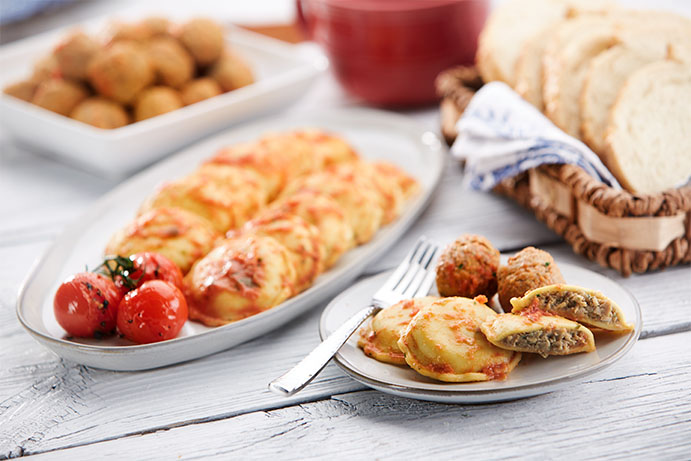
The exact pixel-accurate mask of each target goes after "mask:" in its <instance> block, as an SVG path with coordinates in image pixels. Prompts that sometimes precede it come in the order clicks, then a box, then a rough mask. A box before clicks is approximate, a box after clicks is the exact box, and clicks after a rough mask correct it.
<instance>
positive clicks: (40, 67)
mask: <svg viewBox="0 0 691 461" xmlns="http://www.w3.org/2000/svg"><path fill="white" fill-rule="evenodd" d="M61 77H62V76H61V74H60V67H58V60H57V58H56V57H55V55H53V54H49V55H48V56H44V57H42V58H41V59H39V60H38V61H36V63H35V64H34V73H33V75H32V76H31V79H32V80H35V81H37V82H42V81H44V80H49V79H51V78H61Z"/></svg>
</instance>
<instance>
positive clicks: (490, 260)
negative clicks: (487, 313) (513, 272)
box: [437, 234, 500, 299]
mask: <svg viewBox="0 0 691 461" xmlns="http://www.w3.org/2000/svg"><path fill="white" fill-rule="evenodd" d="M499 257H500V255H499V251H498V250H497V249H496V248H494V247H493V246H492V244H491V243H490V242H489V240H487V239H486V238H484V237H482V236H480V235H471V234H465V235H461V236H460V237H459V238H458V239H456V241H455V242H453V243H452V244H450V245H449V246H447V247H446V249H445V250H444V252H443V253H442V254H441V256H440V257H439V262H438V263H437V290H439V294H440V295H442V296H462V297H466V298H474V297H475V296H477V295H485V296H487V299H490V298H491V297H492V296H494V294H495V293H496V292H497V269H498V267H499Z"/></svg>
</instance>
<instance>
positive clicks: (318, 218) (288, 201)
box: [265, 191, 355, 268]
mask: <svg viewBox="0 0 691 461" xmlns="http://www.w3.org/2000/svg"><path fill="white" fill-rule="evenodd" d="M273 212H282V213H289V214H294V215H296V216H299V217H301V218H302V219H304V220H305V221H307V222H309V223H310V224H312V225H314V226H315V227H316V228H317V229H318V230H319V235H320V237H321V239H322V243H323V244H324V249H325V255H324V267H325V268H329V267H331V266H332V265H334V264H335V263H336V261H337V260H338V258H340V257H341V256H342V255H343V254H344V253H345V252H346V251H348V250H349V249H351V248H353V247H354V246H355V238H354V236H353V228H352V227H351V226H350V223H349V222H348V219H347V218H346V215H345V212H344V211H343V207H341V205H339V204H338V202H336V201H335V200H334V199H332V198H331V197H329V196H328V195H322V194H319V193H317V192H313V191H301V192H299V193H296V194H292V195H289V196H287V197H285V198H283V199H280V200H278V201H276V202H273V203H272V204H271V205H270V206H269V208H268V209H267V210H266V212H265V213H267V214H270V213H273Z"/></svg>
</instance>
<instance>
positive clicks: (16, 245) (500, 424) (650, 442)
mask: <svg viewBox="0 0 691 461" xmlns="http://www.w3.org/2000/svg"><path fill="white" fill-rule="evenodd" d="M89 8H94V7H93V5H90V6H89ZM76 11H77V13H75V12H74V10H69V11H68V12H67V13H63V14H68V15H73V16H75V15H76V17H79V14H78V13H79V11H82V10H79V9H77V10H76ZM69 19H70V18H63V19H62V20H63V21H65V22H68V21H69ZM53 21H54V19H53ZM51 24H53V23H51ZM24 27H26V33H27V34H28V33H32V32H34V31H35V29H36V26H35V23H31V22H29V23H27V25H26V26H24ZM12 32H13V33H14V34H15V35H17V34H19V32H17V30H16V29H12ZM20 32H21V31H20ZM354 103H355V102H354V101H352V100H349V99H348V98H347V97H346V96H345V95H344V94H343V93H342V91H341V90H340V89H339V87H338V86H337V85H336V83H335V82H334V81H333V79H332V78H331V77H329V76H326V77H324V78H323V79H322V80H321V81H320V82H319V84H318V85H316V87H315V88H314V89H313V90H312V91H311V92H310V93H309V94H307V95H305V98H304V99H303V100H302V101H301V102H299V103H297V104H296V105H294V106H293V107H291V108H289V109H288V112H291V111H308V110H311V108H313V107H316V106H319V107H320V108H323V107H324V106H334V107H335V106H342V105H349V104H354ZM409 115H410V116H412V117H414V118H417V119H418V120H419V121H420V123H422V124H426V125H428V126H429V127H431V128H436V124H437V116H436V111H435V110H434V109H433V108H430V109H429V110H422V111H415V112H410V113H409ZM460 176H461V172H460V169H459V168H458V166H457V165H455V164H454V163H453V162H449V164H448V168H446V170H445V173H444V177H443V180H442V182H441V185H440V188H439V191H438V193H437V195H436V198H435V199H434V201H433V203H432V204H431V205H430V207H429V209H428V210H427V211H426V212H425V214H424V215H423V216H422V218H421V219H420V221H419V222H418V223H417V224H416V225H415V226H414V227H413V229H411V230H410V232H408V234H407V235H406V237H404V238H403V239H402V240H401V241H400V242H399V243H398V244H397V246H396V247H395V248H394V250H393V251H391V252H390V253H389V254H388V255H387V257H386V258H384V259H382V260H381V261H379V262H378V263H377V265H376V267H373V268H371V270H370V271H369V272H370V273H374V272H377V271H379V270H381V269H384V268H388V267H391V266H393V265H394V264H395V263H396V261H397V260H398V259H400V257H401V256H402V254H403V253H404V252H405V251H406V249H407V248H408V247H409V246H410V243H411V241H412V240H414V239H415V238H416V237H417V236H418V235H419V234H421V233H423V232H424V233H426V234H428V235H430V236H433V237H435V238H438V239H439V240H441V241H444V242H446V241H449V240H451V239H453V238H454V237H455V236H457V235H458V234H460V233H462V232H474V233H481V234H483V235H485V236H487V237H488V238H489V239H490V240H491V241H492V242H493V243H494V244H495V245H496V246H497V247H498V248H499V249H501V250H502V251H506V252H511V251H513V250H516V249H520V248H522V247H523V246H526V245H528V244H531V245H536V246H540V247H542V248H545V249H547V250H548V251H550V252H552V254H553V255H554V256H555V258H556V259H557V261H565V262H570V263H575V264H579V265H582V266H584V267H588V268H590V269H592V270H595V271H598V272H601V273H604V274H605V275H607V276H609V277H612V278H613V279H615V280H618V281H619V282H621V283H622V284H623V285H624V286H626V287H627V288H629V289H630V290H631V291H632V292H633V294H634V295H635V296H636V298H637V299H638V301H639V302H640V304H641V306H642V309H643V317H644V331H643V335H642V338H641V340H640V342H639V343H638V344H637V345H636V346H635V347H634V349H633V351H632V352H631V353H630V354H629V355H628V356H627V357H625V359H623V360H622V361H620V362H619V363H617V364H616V365H614V366H613V367H611V368H608V369H606V370H605V371H603V372H601V373H600V374H599V375H597V376H596V377H593V378H590V379H587V380H584V381H582V382H576V383H574V384H572V385H571V386H570V387H568V388H567V389H564V390H562V391H559V392H554V393H551V394H547V395H544V396H540V397H535V398H531V399H525V400H519V401H514V402H508V403H500V404H490V405H463V406H461V405H442V404H433V403H426V402H418V401H413V400H407V399H403V398H396V397H392V396H388V395H386V394H382V393H380V392H377V391H372V390H368V389H367V388H365V387H364V386H362V385H360V384H359V383H357V382H355V381H353V380H351V379H349V378H348V377H346V376H345V375H344V374H343V373H342V372H341V371H340V370H339V369H338V368H337V367H336V366H335V365H329V366H328V367H327V368H326V370H325V371H324V372H323V373H322V374H321V375H320V376H319V377H318V378H317V379H316V380H315V381H314V383H312V384H311V385H310V386H308V387H307V388H306V389H305V390H304V391H302V392H301V393H299V394H297V395H296V396H294V397H291V398H282V397H278V396H275V395H273V394H271V393H269V392H268V391H267V388H266V385H267V383H268V382H269V381H270V380H271V379H272V378H275V377H276V376H278V375H280V374H281V373H282V372H283V371H285V370H286V368H287V367H289V366H291V365H292V364H293V363H295V362H296V361H298V360H299V359H300V358H301V357H303V356H304V355H305V354H306V353H307V352H309V351H310V350H311V349H312V348H313V347H314V346H315V345H316V344H317V342H318V334H317V322H318V319H319V314H320V312H321V310H322V308H323V306H315V308H314V309H313V310H312V311H311V312H309V313H307V314H305V315H304V316H302V317H300V318H298V319H297V320H295V321H293V322H291V323H290V324H288V325H286V326H285V328H283V329H281V330H279V331H274V332H272V333H270V334H268V335H267V336H266V337H264V338H261V339H257V340H254V341H251V342H249V343H246V344H243V345H241V346H238V347H236V348H233V349H231V350H228V351H225V352H221V353H219V354H216V355H213V356H210V357H207V358H204V359H200V360H195V361H192V362H189V363H185V364H182V365H177V366H170V367H167V368H163V369H158V370H152V371H144V372H133V373H118V372H110V371H103V370H97V369H92V368H87V367H84V366H80V365H78V364H74V363H70V362H66V361H63V360H61V359H60V358H58V357H57V356H56V355H54V354H53V353H52V352H50V351H48V350H47V349H44V348H43V347H42V346H40V345H39V344H38V343H36V342H35V341H34V340H33V339H32V338H31V337H30V336H29V335H28V334H27V333H25V332H24V331H23V330H22V328H21V327H20V325H19V323H18V321H17V319H16V316H15V301H16V295H17V290H18V288H19V285H20V283H21V281H22V279H23V278H24V277H25V275H26V274H27V272H28V271H29V268H30V266H31V265H32V263H33V262H34V260H35V259H36V258H38V257H39V256H40V255H41V253H42V252H43V251H44V250H45V249H46V248H47V247H48V246H49V245H50V244H51V241H52V240H53V239H54V237H55V236H56V235H57V233H59V232H60V230H61V228H62V227H63V226H65V225H66V224H67V223H68V222H70V220H72V219H74V218H75V217H77V216H78V215H79V214H80V213H83V212H84V211H85V210H86V209H87V208H88V207H89V205H90V204H91V203H92V202H93V201H94V200H95V199H97V198H98V197H99V196H100V195H102V194H104V193H105V192H106V191H108V190H109V189H111V188H112V187H113V186H114V185H115V183H114V182H110V181H105V180H103V179H101V178H97V177H94V176H91V175H89V174H87V173H83V172H80V171H77V170H75V169H72V168H70V167H67V166H63V165H60V164H58V163H55V162H54V161H52V160H48V159H46V158H43V157H41V156H40V155H38V154H37V153H35V152H32V151H31V150H30V149H27V148H24V147H22V146H19V145H16V144H14V142H13V141H12V140H10V139H8V137H7V134H6V133H5V132H3V131H2V129H1V128H0V197H2V201H1V202H0V203H1V204H0V261H1V262H0V459H2V458H4V457H15V456H21V455H37V456H38V457H39V458H41V457H45V458H48V457H50V458H69V459H101V458H103V457H113V458H116V457H117V458H118V459H172V458H183V459H190V458H198V457H215V458H220V459H244V458H268V457H270V456H272V457H278V458H281V459H284V458H286V459H303V458H325V457H327V456H328V457H335V458H339V459H340V458H346V457H349V458H355V459H360V458H367V459H369V458H382V459H395V458H401V457H404V458H409V457H413V455H415V456H416V457H425V458H427V457H428V458H431V457H440V458H444V459H446V458H455V459H469V458H470V459H477V458H497V459H499V458H508V457H517V458H554V459H557V458H565V459H573V458H579V459H589V458H603V457H609V458H627V459H628V458H641V459H643V458H649V459H682V458H684V459H689V458H691V391H690V388H689V384H688V383H689V380H691V349H690V347H689V344H691V268H689V266H684V267H677V268H674V269H670V270H667V271H664V272H658V273H652V274H648V275H645V276H633V277H631V278H627V279H625V278H622V277H620V276H618V275H617V274H616V273H615V272H613V271H611V270H606V269H602V268H600V267H598V266H596V265H594V264H592V263H590V262H588V261H586V260H585V259H583V258H581V257H578V256H576V255H574V254H573V253H572V252H571V250H570V248H569V247H568V246H566V245H565V244H564V243H563V242H562V241H561V239H560V238H559V237H557V236H556V235H555V234H553V233H552V232H550V231H549V230H547V229H546V227H544V226H543V225H542V224H540V223H538V222H537V221H536V220H535V219H534V218H533V217H532V215H530V214H529V213H527V212H526V211H524V210H522V209H521V208H519V207H518V206H517V205H515V204H514V203H512V202H510V201H508V200H507V199H504V198H502V197H498V196H495V195H491V194H482V193H477V192H469V191H463V190H461V189H460V187H459V180H460Z"/></svg>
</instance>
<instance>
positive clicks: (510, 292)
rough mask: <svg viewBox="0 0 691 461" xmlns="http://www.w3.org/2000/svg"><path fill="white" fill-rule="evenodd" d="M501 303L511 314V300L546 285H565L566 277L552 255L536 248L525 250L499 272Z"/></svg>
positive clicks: (511, 258) (511, 259)
mask: <svg viewBox="0 0 691 461" xmlns="http://www.w3.org/2000/svg"><path fill="white" fill-rule="evenodd" d="M497 278H498V280H497V281H498V284H499V302H500V303H501V307H503V308H504V310H505V311H506V312H511V303H510V300H511V298H514V297H515V298H520V297H521V296H523V295H524V294H525V293H526V292H527V291H530V290H534V289H535V288H540V287H543V286H546V285H553V284H555V283H564V277H563V276H562V275H561V272H560V271H559V268H558V267H557V265H556V264H555V262H554V259H553V258H552V255H551V254H549V253H547V252H546V251H543V250H539V249H537V248H535V247H527V248H523V249H522V250H521V251H519V252H518V253H516V254H515V255H513V256H512V257H510V258H509V260H508V261H507V262H506V265H505V266H501V267H500V268H499V271H498V272H497Z"/></svg>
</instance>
